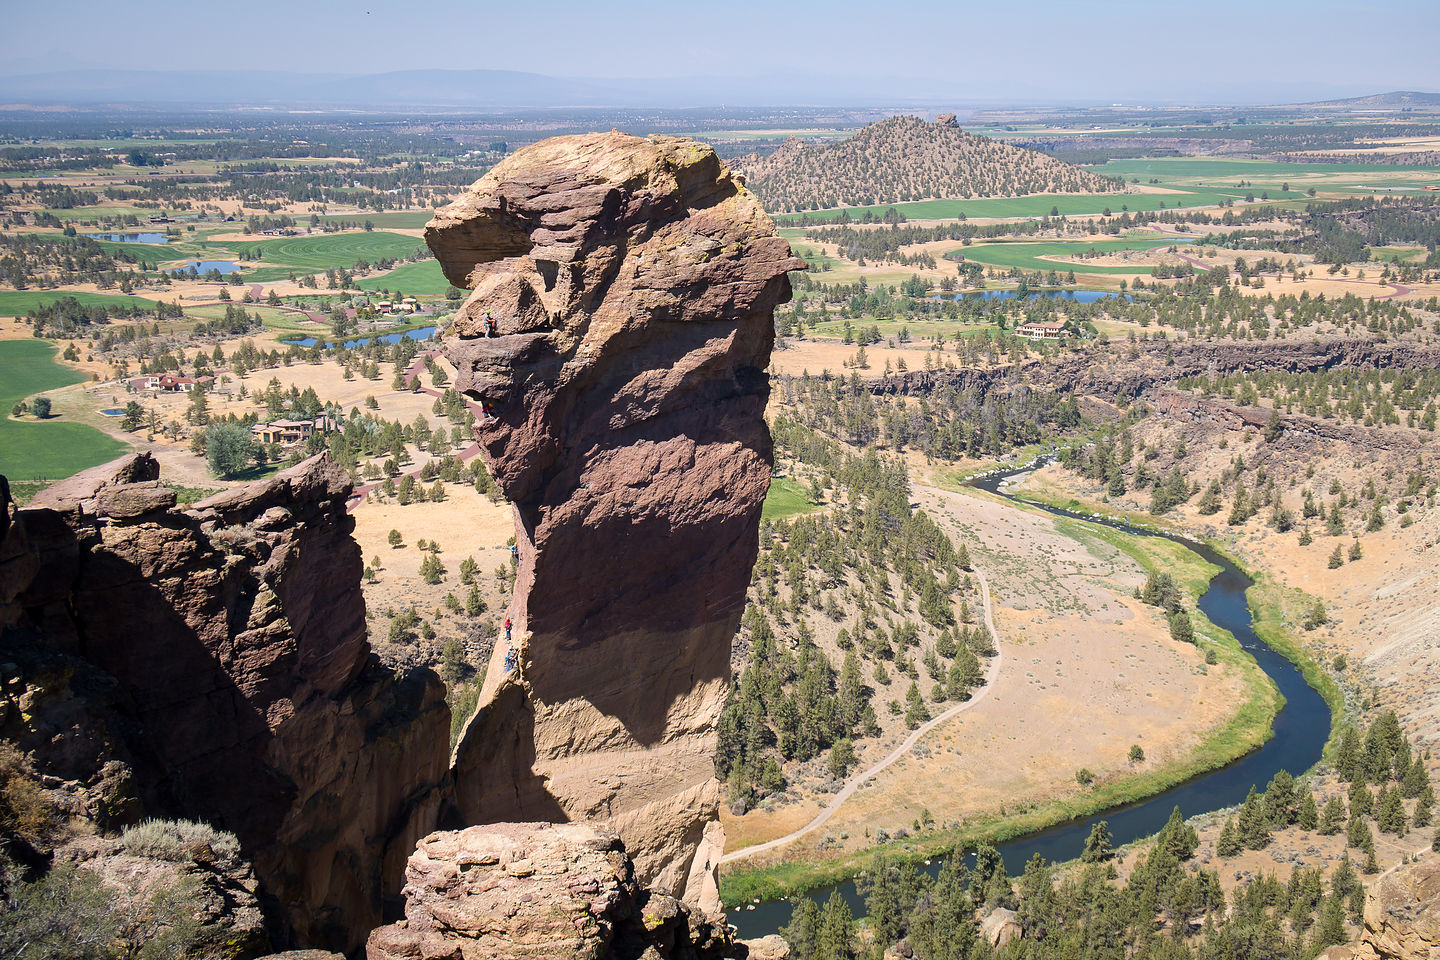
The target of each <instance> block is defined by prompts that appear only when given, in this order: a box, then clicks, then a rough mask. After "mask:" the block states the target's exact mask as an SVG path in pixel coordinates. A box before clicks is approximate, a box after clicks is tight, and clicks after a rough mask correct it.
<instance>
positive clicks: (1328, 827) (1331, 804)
mask: <svg viewBox="0 0 1440 960" xmlns="http://www.w3.org/2000/svg"><path fill="white" fill-rule="evenodd" d="M1344 826H1345V801H1344V800H1341V799H1340V798H1339V797H1331V798H1330V799H1329V800H1326V801H1325V809H1324V810H1322V811H1321V812H1320V827H1319V833H1320V835H1321V836H1322V837H1333V836H1335V834H1337V833H1339V832H1340V830H1341V828H1342V827H1344Z"/></svg>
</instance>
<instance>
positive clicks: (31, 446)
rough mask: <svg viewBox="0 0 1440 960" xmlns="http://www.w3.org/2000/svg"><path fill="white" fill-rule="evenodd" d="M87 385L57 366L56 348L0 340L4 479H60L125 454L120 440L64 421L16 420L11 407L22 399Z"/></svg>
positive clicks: (38, 342)
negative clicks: (83, 384)
mask: <svg viewBox="0 0 1440 960" xmlns="http://www.w3.org/2000/svg"><path fill="white" fill-rule="evenodd" d="M84 380H85V375H84V374H82V373H80V372H79V371H76V370H70V369H67V368H65V367H62V366H61V365H59V364H58V363H56V362H55V345H54V344H52V343H47V342H45V341H43V340H5V341H0V474H4V475H5V476H6V477H8V478H10V479H11V480H18V481H26V480H58V479H61V478H64V477H68V476H70V475H71V474H73V473H76V472H78V471H80V470H85V469H87V468H89V467H93V466H95V465H97V464H101V463H104V462H105V461H107V460H113V459H114V458H115V457H118V456H120V454H122V453H124V452H125V450H126V447H125V444H123V443H121V442H120V441H119V440H115V439H113V438H111V437H107V436H106V435H105V434H103V433H101V432H100V431H99V430H97V429H95V428H94V427H92V426H88V425H87V424H83V423H74V422H71V421H67V420H65V419H63V417H62V418H55V419H51V420H48V421H33V420H30V421H24V422H22V421H17V420H13V419H11V417H10V410H11V408H12V407H14V406H15V404H16V403H18V402H20V401H21V400H27V399H29V398H31V397H34V396H35V395H36V394H39V393H43V392H45V391H47V390H54V389H56V388H58V387H68V386H70V385H71V384H75V383H81V382H83V381H84Z"/></svg>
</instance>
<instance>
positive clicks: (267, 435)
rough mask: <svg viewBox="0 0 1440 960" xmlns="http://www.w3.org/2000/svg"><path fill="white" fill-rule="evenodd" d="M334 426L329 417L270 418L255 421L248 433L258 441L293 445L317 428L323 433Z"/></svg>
mask: <svg viewBox="0 0 1440 960" xmlns="http://www.w3.org/2000/svg"><path fill="white" fill-rule="evenodd" d="M334 427H335V424H334V422H333V421H332V420H331V419H330V418H329V417H323V416H321V417H316V418H315V419H314V420H271V421H270V422H269V423H257V424H255V426H253V427H251V428H250V433H251V434H252V435H253V436H254V438H255V439H256V440H257V441H258V442H260V443H278V444H280V445H281V446H283V447H293V446H295V445H296V444H301V443H304V442H305V441H306V440H309V439H310V436H311V434H313V433H315V432H316V431H317V430H318V431H320V432H322V433H324V432H328V431H329V430H331V429H334Z"/></svg>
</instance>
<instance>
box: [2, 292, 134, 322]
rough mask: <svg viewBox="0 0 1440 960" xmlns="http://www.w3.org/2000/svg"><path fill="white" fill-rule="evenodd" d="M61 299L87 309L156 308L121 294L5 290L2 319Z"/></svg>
mask: <svg viewBox="0 0 1440 960" xmlns="http://www.w3.org/2000/svg"><path fill="white" fill-rule="evenodd" d="M61 297H74V298H75V299H76V300H79V301H80V304H81V306H86V307H144V308H146V309H147V310H153V309H154V308H155V301H154V300H147V299H145V298H144V297H128V296H125V295H124V294H119V293H89V292H87V291H76V290H3V291H0V317H23V316H25V314H27V313H29V312H30V311H31V310H34V309H36V308H37V307H39V306H40V305H42V304H47V303H54V302H55V301H56V300H59V299H60V298H61Z"/></svg>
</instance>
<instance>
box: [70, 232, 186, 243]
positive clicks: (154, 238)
mask: <svg viewBox="0 0 1440 960" xmlns="http://www.w3.org/2000/svg"><path fill="white" fill-rule="evenodd" d="M85 236H87V237H89V238H90V239H91V240H109V241H111V242H113V243H153V244H158V245H162V246H163V245H164V244H167V243H169V242H170V241H169V239H167V238H166V236H165V234H163V233H87V234H85Z"/></svg>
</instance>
